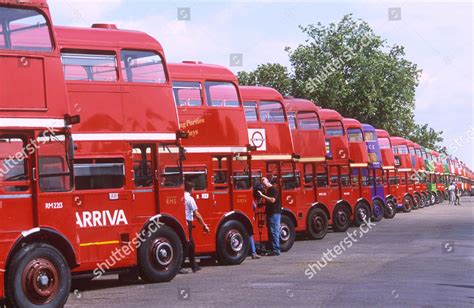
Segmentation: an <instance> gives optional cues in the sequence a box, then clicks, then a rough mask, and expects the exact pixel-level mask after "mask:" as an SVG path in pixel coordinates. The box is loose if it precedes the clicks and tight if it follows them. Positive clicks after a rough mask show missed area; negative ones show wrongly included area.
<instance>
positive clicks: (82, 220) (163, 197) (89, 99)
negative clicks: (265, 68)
mask: <svg viewBox="0 0 474 308" xmlns="http://www.w3.org/2000/svg"><path fill="white" fill-rule="evenodd" d="M55 31H56V33H57V40H58V44H59V48H60V51H61V60H62V69H63V71H64V79H65V80H66V85H67V93H68V96H69V104H70V108H71V110H75V111H76V112H77V113H78V114H80V116H81V119H82V121H81V123H80V124H78V125H76V126H75V127H74V128H73V139H74V142H75V147H76V157H75V160H74V171H75V191H74V200H76V206H75V211H76V224H75V228H76V230H77V233H78V236H77V238H78V241H79V247H80V248H79V253H80V256H81V259H80V264H79V266H78V267H77V268H75V269H74V271H73V273H74V277H75V278H81V280H83V281H87V280H88V279H91V278H93V277H95V276H100V275H103V274H106V273H114V272H119V273H124V274H125V273H127V272H130V269H135V268H138V273H139V275H140V276H141V277H142V278H143V279H144V280H146V281H149V282H162V281H169V280H171V279H172V278H173V277H174V276H175V275H176V273H177V271H178V270H179V267H180V266H181V263H182V258H183V246H184V244H185V243H186V232H185V231H184V230H185V229H184V226H185V217H184V205H183V195H184V190H183V186H182V180H181V176H180V175H181V174H182V170H181V163H180V161H181V159H180V158H181V156H182V155H181V148H180V145H179V137H181V134H180V131H179V122H178V115H177V111H176V106H175V104H174V100H173V92H172V86H171V81H170V78H169V73H168V71H167V66H166V61H165V56H164V52H163V48H162V47H161V45H160V44H159V43H158V42H157V41H156V40H155V39H153V38H152V37H150V36H149V35H147V34H145V33H143V32H138V31H126V30H119V29H117V28H116V26H114V25H106V24H96V25H93V26H92V27H91V28H71V27H56V28H55ZM157 102H159V111H157V109H156V106H157ZM110 217H112V218H113V217H120V218H121V219H115V220H114V219H110ZM158 223H159V224H160V228H158V230H156V231H154V232H152V234H149V235H148V236H146V238H141V237H140V238H139V242H140V244H138V243H137V242H136V241H137V235H139V234H142V233H143V232H145V233H147V231H146V230H148V229H149V228H150V226H153V225H156V224H158ZM131 243H132V244H131ZM127 246H129V247H131V248H132V252H131V253H129V254H127V255H125V256H122V257H120V258H119V259H116V260H113V262H108V263H104V260H105V261H107V260H109V258H110V256H111V254H113V252H114V251H116V250H117V249H118V250H123V249H124V247H127ZM132 272H133V271H132Z"/></svg>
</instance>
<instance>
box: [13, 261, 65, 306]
mask: <svg viewBox="0 0 474 308" xmlns="http://www.w3.org/2000/svg"><path fill="white" fill-rule="evenodd" d="M57 277H58V271H57V270H56V267H55V266H54V265H53V264H52V263H51V262H50V261H49V260H46V259H43V258H39V259H35V260H32V261H31V262H30V263H28V265H27V266H26V267H25V270H24V271H23V275H22V286H23V290H25V294H26V296H27V297H28V299H30V300H31V301H32V302H33V303H36V304H45V303H48V302H49V301H50V300H51V299H52V298H53V297H54V296H55V295H56V293H57V292H58V288H59V281H58V278H57Z"/></svg>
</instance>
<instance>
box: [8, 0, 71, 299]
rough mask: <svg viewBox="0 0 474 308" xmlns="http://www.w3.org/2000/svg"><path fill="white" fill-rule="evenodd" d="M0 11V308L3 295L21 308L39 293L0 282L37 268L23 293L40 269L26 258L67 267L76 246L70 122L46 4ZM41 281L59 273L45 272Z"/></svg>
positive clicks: (10, 2) (17, 3)
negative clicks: (49, 257)
mask: <svg viewBox="0 0 474 308" xmlns="http://www.w3.org/2000/svg"><path fill="white" fill-rule="evenodd" d="M0 13H1V14H0V24H1V25H2V26H1V27H2V29H1V30H0V31H1V36H0V37H1V39H2V40H1V41H0V67H1V69H0V83H1V84H2V88H1V90H0V139H1V141H0V160H1V163H2V166H1V167H2V168H1V169H2V173H1V177H0V195H1V199H2V201H1V206H0V217H1V223H0V304H1V302H2V301H3V299H4V298H5V297H9V302H10V303H13V304H15V305H19V306H24V305H28V304H30V303H31V302H32V299H33V298H35V297H36V296H38V295H39V293H36V294H32V293H35V292H30V293H28V294H27V295H25V294H21V293H22V291H21V289H18V288H16V287H15V285H14V284H13V282H12V280H11V279H7V277H15V278H17V277H21V275H22V273H23V272H24V271H31V270H32V269H33V267H35V268H36V269H37V271H36V272H32V274H31V275H29V276H28V277H25V278H24V279H23V280H22V283H24V285H25V286H26V287H28V288H31V287H33V285H36V284H37V283H38V281H37V279H38V278H39V275H38V273H41V271H42V270H43V269H44V266H43V265H42V264H37V266H36V265H34V264H33V263H30V261H31V260H33V259H34V258H36V259H37V260H42V259H44V258H46V254H45V250H47V251H48V253H51V254H53V255H54V256H55V260H54V261H53V262H54V266H58V264H59V263H58V262H60V263H62V264H63V265H62V266H64V267H66V268H67V267H69V268H74V267H76V266H77V262H78V260H77V258H76V252H77V251H78V250H79V244H78V243H77V241H76V235H77V233H76V230H75V229H74V228H71V227H70V226H74V224H75V215H74V210H73V205H74V203H73V199H72V198H71V193H70V191H71V189H72V185H71V184H72V181H71V180H72V170H71V168H70V167H71V158H72V155H73V148H72V141H71V136H70V131H69V126H70V125H71V124H73V123H75V122H76V121H77V119H75V120H72V118H71V116H70V111H69V106H68V99H67V93H66V86H65V83H64V80H63V73H62V69H61V59H60V54H59V51H58V49H57V48H56V38H55V34H54V31H53V29H52V26H51V18H50V13H49V9H48V6H47V4H46V1H39V0H36V1H35V0H32V1H28V2H27V1H16V0H15V1H13V0H1V1H0ZM26 17H33V18H32V19H35V20H36V21H37V23H34V24H33V25H34V27H32V24H26V23H27V22H28V21H25V20H28V18H26ZM17 21H22V22H21V23H18V22H17ZM5 25H7V26H8V27H5ZM4 27H5V28H4ZM19 29H21V31H19ZM10 30H17V31H10ZM40 241H41V242H42V246H41V247H40V246H39V245H40V244H39V242H40ZM54 247H56V248H54ZM23 261H24V262H25V264H24V266H23V267H21V265H20V264H19V262H23ZM66 274H67V275H69V271H67V273H66ZM68 277H69V276H68ZM68 277H64V284H63V287H65V288H66V290H63V293H62V294H61V296H59V297H57V298H54V297H53V298H52V299H51V303H52V304H53V305H63V304H64V303H65V301H66V298H67V294H64V292H67V293H68V292H69V289H67V288H68V286H69V285H70V280H69V279H68ZM45 278H46V280H47V281H49V280H50V279H57V278H58V276H57V275H55V274H54V273H51V272H46V273H45ZM7 280H8V281H7ZM44 281H45V280H44V279H43V280H42V282H44ZM5 283H7V285H5ZM12 284H13V285H12ZM8 285H9V289H8V292H9V294H6V292H7V291H6V290H5V287H6V286H8ZM39 288H47V286H46V285H45V284H41V286H39ZM43 299H44V300H48V299H49V298H48V297H47V296H45V297H41V298H40V300H43Z"/></svg>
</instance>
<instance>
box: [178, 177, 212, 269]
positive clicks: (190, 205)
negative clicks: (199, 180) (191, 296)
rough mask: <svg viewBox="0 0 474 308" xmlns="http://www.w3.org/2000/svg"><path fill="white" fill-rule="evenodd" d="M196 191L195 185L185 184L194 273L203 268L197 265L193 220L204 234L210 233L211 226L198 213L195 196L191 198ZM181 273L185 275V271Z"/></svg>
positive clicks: (190, 251)
mask: <svg viewBox="0 0 474 308" xmlns="http://www.w3.org/2000/svg"><path fill="white" fill-rule="evenodd" d="M193 190H194V184H193V183H191V182H186V183H184V204H185V207H186V222H187V224H188V233H189V242H188V258H189V262H190V263H191V269H192V270H193V273H195V272H197V271H199V270H201V267H199V265H197V264H196V256H195V244H194V239H193V220H194V218H196V219H197V221H198V222H199V223H200V224H201V225H202V227H203V229H204V232H206V233H209V232H210V229H209V226H208V225H207V224H206V223H205V222H204V219H203V218H202V216H201V214H199V212H198V207H197V204H196V200H194V198H193V196H191V194H192V192H193ZM183 262H184V261H183ZM180 273H184V272H183V270H181V271H180Z"/></svg>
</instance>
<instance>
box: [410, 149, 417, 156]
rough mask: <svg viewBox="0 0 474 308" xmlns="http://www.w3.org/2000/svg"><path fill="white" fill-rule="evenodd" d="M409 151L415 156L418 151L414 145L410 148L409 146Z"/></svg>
mask: <svg viewBox="0 0 474 308" xmlns="http://www.w3.org/2000/svg"><path fill="white" fill-rule="evenodd" d="M408 151H409V152H410V155H413V156H415V155H416V153H415V148H414V147H409V148H408Z"/></svg>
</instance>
